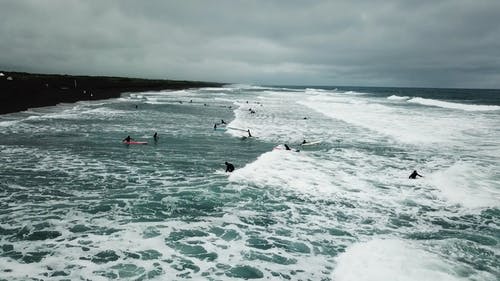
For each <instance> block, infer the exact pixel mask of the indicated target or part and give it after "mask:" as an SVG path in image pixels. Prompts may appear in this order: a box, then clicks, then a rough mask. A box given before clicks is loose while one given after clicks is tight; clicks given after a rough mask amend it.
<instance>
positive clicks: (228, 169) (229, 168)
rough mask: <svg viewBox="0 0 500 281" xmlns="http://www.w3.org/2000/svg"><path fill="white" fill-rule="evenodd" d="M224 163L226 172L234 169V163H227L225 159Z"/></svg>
mask: <svg viewBox="0 0 500 281" xmlns="http://www.w3.org/2000/svg"><path fill="white" fill-rule="evenodd" d="M224 164H226V173H227V172H232V171H234V165H233V164H231V163H229V162H227V161H226V162H224Z"/></svg>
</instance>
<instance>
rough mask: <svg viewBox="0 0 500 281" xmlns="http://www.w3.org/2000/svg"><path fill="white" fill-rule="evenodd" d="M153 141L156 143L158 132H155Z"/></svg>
mask: <svg viewBox="0 0 500 281" xmlns="http://www.w3.org/2000/svg"><path fill="white" fill-rule="evenodd" d="M153 139H154V140H155V141H158V132H155V134H154V135H153Z"/></svg>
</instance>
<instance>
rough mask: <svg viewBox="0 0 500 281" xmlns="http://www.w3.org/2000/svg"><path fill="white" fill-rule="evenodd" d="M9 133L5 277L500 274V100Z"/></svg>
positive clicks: (481, 94)
mask: <svg viewBox="0 0 500 281" xmlns="http://www.w3.org/2000/svg"><path fill="white" fill-rule="evenodd" d="M474 91H476V92H474ZM472 92H473V93H472ZM471 97H474V98H471ZM136 105H137V108H136ZM250 109H252V110H254V111H255V113H253V114H252V113H250ZM0 118H1V119H0V280H110V279H116V280H124V279H125V280H183V279H194V280H238V279H254V278H255V279H266V280H498V279H499V276H500V265H499V264H500V263H499V260H500V259H499V257H500V247H499V242H500V230H499V228H500V173H499V172H498V168H499V166H498V163H500V141H499V140H500V95H499V94H498V93H496V92H491V91H479V90H442V89H387V88H384V89H381V88H363V89H359V88H339V89H335V88H323V89H319V88H272V87H252V86H244V85H234V86H229V87H226V88H213V89H193V90H184V91H174V92H147V93H135V94H124V95H123V96H122V97H121V98H119V99H111V100H105V101H95V102H79V103H76V104H61V105H58V106H55V107H46V108H37V109H32V110H30V111H27V112H21V113H15V114H9V115H4V116H2V117H0ZM221 119H224V120H225V121H226V122H228V123H229V124H228V125H227V127H229V129H227V130H226V131H223V130H220V131H219V130H215V131H214V130H213V125H214V123H215V122H219V121H220V120H221ZM247 129H250V130H251V133H252V135H253V137H252V138H244V136H247V133H246V132H245V131H246V130H247ZM155 132H158V134H159V137H160V138H159V140H158V141H157V142H155V141H154V140H153V138H152V136H153V134H154V133H155ZM127 135H130V136H131V137H132V138H134V139H136V140H142V141H148V142H149V143H148V145H129V146H127V145H123V144H122V143H121V140H122V139H123V138H125V137H126V136H127ZM304 139H306V140H308V141H309V142H313V141H319V143H317V144H315V145H310V146H300V143H301V142H302V141H303V140H304ZM284 143H287V144H288V145H290V146H291V147H292V148H293V149H294V150H293V151H286V150H284V149H282V146H281V145H283V144H284ZM275 148H276V149H275ZM295 150H300V152H296V151H295ZM225 161H229V162H231V163H233V164H234V165H235V167H236V170H235V171H234V172H233V173H225V172H224V169H225V165H224V162H225ZM413 170H418V171H419V173H420V174H421V175H423V176H424V177H423V178H419V179H417V180H409V179H408V175H409V174H410V173H411V172H412V171H413Z"/></svg>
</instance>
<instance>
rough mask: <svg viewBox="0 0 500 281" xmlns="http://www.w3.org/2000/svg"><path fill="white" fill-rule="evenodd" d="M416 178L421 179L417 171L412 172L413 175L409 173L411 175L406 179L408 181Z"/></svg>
mask: <svg viewBox="0 0 500 281" xmlns="http://www.w3.org/2000/svg"><path fill="white" fill-rule="evenodd" d="M417 176H419V177H421V178H422V177H423V176H422V175H419V174H418V173H417V170H414V171H413V173H411V175H410V176H409V177H408V178H409V179H416V178H417Z"/></svg>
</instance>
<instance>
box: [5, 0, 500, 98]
mask: <svg viewBox="0 0 500 281" xmlns="http://www.w3.org/2000/svg"><path fill="white" fill-rule="evenodd" d="M0 69H4V70H16V71H28V72H41V73H66V74H84V75H113V76H130V77H144V78H167V79H185V80H204V81H219V82H231V83H253V84H268V85H269V84H280V85H337V86H341V85H353V86H416V87H469V88H500V0H443V1H439V0H431V1H426V0H422V1H420V0H408V1H403V0H400V1H389V0H383V1H377V0H351V1H333V0H331V1H306V0H304V1H298V0H283V1H267V0H262V1H250V0H248V1H238V0H227V1H215V0H214V1H207V0H199V1H189V0H184V1H182V0H179V1H163V0H158V1H155V0H148V1H138V0H130V1H128V0H126V1H123V0H121V1H118V0H116V1H107V0H51V1H49V0H47V1H41V0H0Z"/></svg>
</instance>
